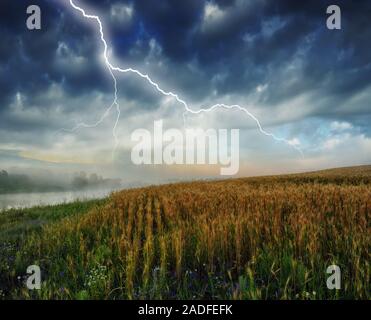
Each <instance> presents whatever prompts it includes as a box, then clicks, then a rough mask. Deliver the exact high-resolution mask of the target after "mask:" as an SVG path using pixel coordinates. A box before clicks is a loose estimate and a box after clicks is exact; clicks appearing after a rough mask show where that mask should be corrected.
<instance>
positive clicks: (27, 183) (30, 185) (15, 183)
mask: <svg viewBox="0 0 371 320" xmlns="http://www.w3.org/2000/svg"><path fill="white" fill-rule="evenodd" d="M120 186H121V180H120V179H104V178H102V177H101V176H98V175H97V174H95V173H93V174H90V175H88V174H87V173H85V172H83V171H82V172H79V173H76V174H75V175H74V176H73V178H72V179H71V182H70V183H66V182H62V181H60V182H58V179H57V181H56V180H55V179H54V180H51V181H39V180H37V179H34V178H32V177H30V176H28V175H26V174H13V173H12V174H11V173H8V172H7V171H5V170H0V194H1V193H3V194H4V193H17V192H47V191H67V190H81V189H98V188H101V189H103V188H107V189H117V188H120Z"/></svg>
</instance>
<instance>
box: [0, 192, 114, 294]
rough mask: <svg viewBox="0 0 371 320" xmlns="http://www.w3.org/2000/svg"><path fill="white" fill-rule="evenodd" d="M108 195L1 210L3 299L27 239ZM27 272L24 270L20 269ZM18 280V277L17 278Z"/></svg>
mask: <svg viewBox="0 0 371 320" xmlns="http://www.w3.org/2000/svg"><path fill="white" fill-rule="evenodd" d="M106 202H107V199H100V200H90V201H76V202H73V203H65V204H59V205H53V206H36V207H32V208H28V209H10V210H7V211H3V212H1V213H0V299H1V297H4V296H5V292H7V291H9V290H11V289H12V287H13V286H19V285H23V283H22V282H19V281H18V282H15V281H14V279H15V278H17V276H16V275H17V272H16V263H17V259H19V256H20V255H19V253H20V252H22V250H23V248H24V245H25V243H27V241H28V239H29V238H30V237H32V236H33V235H35V236H37V235H38V234H40V233H41V232H42V230H43V227H45V226H47V225H52V224H56V223H58V222H59V221H61V220H63V219H64V218H66V217H69V218H71V217H78V216H81V215H83V214H85V213H87V212H89V211H90V210H92V209H93V208H96V207H99V206H102V205H104V204H105V203H106ZM21 273H24V272H20V274H21ZM17 280H18V279H17Z"/></svg>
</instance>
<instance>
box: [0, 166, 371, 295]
mask: <svg viewBox="0 0 371 320" xmlns="http://www.w3.org/2000/svg"><path fill="white" fill-rule="evenodd" d="M370 212H371V167H360V168H356V169H352V170H349V169H348V170H347V169H344V170H335V171H331V170H330V171H324V172H317V173H310V174H300V175H287V176H277V177H261V178H246V179H233V180H227V181H214V182H191V183H179V184H170V185H164V186H153V187H147V188H140V189H132V190H126V191H122V192H118V193H115V194H113V195H112V196H111V197H110V199H109V200H108V201H106V202H105V204H104V205H100V206H95V207H93V208H92V209H90V210H89V211H88V212H87V213H85V214H83V215H77V216H71V217H67V218H63V219H62V220H60V221H58V222H54V223H50V224H47V225H45V226H44V227H43V228H42V229H41V230H39V231H38V232H34V233H31V234H28V235H27V237H23V238H22V240H21V241H20V242H19V243H18V244H17V246H18V247H17V248H16V250H15V251H16V252H14V259H13V260H14V261H13V262H12V263H11V264H9V265H8V270H7V271H4V272H3V275H2V278H1V279H2V281H3V282H5V283H6V286H5V287H6V290H4V292H3V295H4V296H5V297H6V298H37V299H144V298H147V299H206V298H211V299H370V264H369V261H370V243H371V242H370V240H371V239H370ZM9 254H10V253H9ZM30 264H37V265H39V266H40V267H41V269H42V272H43V273H42V275H43V276H42V281H43V282H42V289H41V290H35V291H29V290H27V288H25V287H24V286H23V285H22V284H21V283H20V282H21V281H20V280H19V278H22V276H23V275H24V273H25V270H26V268H27V266H28V265H30ZM332 264H336V265H338V266H339V267H340V269H341V289H340V290H329V289H328V288H327V287H326V279H327V277H328V276H329V275H328V274H327V273H326V269H327V267H328V266H329V265H332ZM17 279H18V280H17Z"/></svg>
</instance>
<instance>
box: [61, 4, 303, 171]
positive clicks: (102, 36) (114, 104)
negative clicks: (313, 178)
mask: <svg viewBox="0 0 371 320" xmlns="http://www.w3.org/2000/svg"><path fill="white" fill-rule="evenodd" d="M69 3H70V5H71V7H72V8H73V9H74V10H76V11H78V12H79V13H80V14H81V15H82V16H83V17H84V18H86V19H90V20H93V21H95V22H96V24H97V26H98V28H99V35H100V41H101V42H102V44H103V47H104V50H103V57H104V62H105V65H106V67H107V70H108V72H109V74H110V76H111V77H112V80H113V89H114V98H113V101H112V104H111V105H110V106H109V107H108V108H107V110H106V111H105V112H104V113H103V115H102V116H101V118H100V119H99V120H98V121H97V122H96V123H93V124H86V123H79V124H77V125H76V126H75V127H74V128H72V129H62V130H64V131H69V132H74V131H76V130H78V129H79V128H82V127H85V128H92V127H96V126H98V125H99V124H100V123H102V121H103V120H104V119H105V118H106V117H107V116H108V114H109V112H110V111H111V109H112V108H114V107H115V108H116V112H117V115H116V119H115V123H114V125H113V128H112V135H113V137H114V139H115V147H114V151H115V150H116V149H117V147H118V145H119V140H118V137H117V133H116V129H117V125H118V122H119V120H120V114H121V112H120V105H119V102H118V93H117V79H116V76H115V72H119V73H132V74H134V75H135V76H138V77H140V78H142V79H144V80H145V81H147V82H148V83H149V84H150V85H151V86H152V87H153V88H154V89H155V90H157V91H158V92H159V93H160V94H162V95H164V96H167V97H172V98H174V99H175V100H176V101H177V102H178V103H179V104H181V105H182V106H183V108H184V114H186V113H191V114H196V115H197V114H201V113H207V112H213V111H215V110H216V109H227V110H231V109H236V110H239V111H241V112H243V113H245V114H246V115H247V116H248V117H250V118H251V119H252V120H253V121H254V122H255V124H256V126H257V128H258V130H259V132H260V133H261V134H263V135H265V136H268V137H271V138H272V139H274V140H275V141H278V142H283V143H286V144H288V145H290V146H291V147H293V148H294V149H296V150H297V151H298V152H299V153H300V154H301V155H302V156H303V152H302V150H301V149H300V147H299V146H298V144H297V139H294V140H287V139H284V138H281V137H277V136H276V135H275V134H273V133H270V132H267V131H266V130H265V129H264V128H263V127H262V125H261V123H260V121H259V119H258V118H257V117H256V116H255V115H253V114H252V113H251V112H250V111H249V110H247V109H246V108H245V107H242V106H240V105H238V104H232V105H227V104H224V103H217V104H214V105H212V106H210V107H205V108H200V109H193V108H191V107H189V105H188V104H187V102H186V101H185V100H183V99H182V98H180V97H179V96H178V94H176V93H173V92H172V91H165V90H164V89H162V88H161V87H160V85H159V84H158V83H156V82H155V81H154V80H153V79H152V78H151V77H150V76H149V75H148V74H145V73H142V72H141V71H139V70H137V69H133V68H131V67H128V68H121V67H119V66H116V65H114V64H112V62H111V61H110V59H109V57H108V44H107V41H106V38H105V34H104V29H103V24H102V21H101V19H100V17H99V16H97V15H91V14H88V13H86V11H85V9H84V8H82V7H80V6H78V5H76V3H75V2H74V1H73V0H69ZM231 148H232V146H231ZM211 152H212V151H211ZM215 152H217V150H215ZM213 159H214V158H213ZM232 171H233V170H232Z"/></svg>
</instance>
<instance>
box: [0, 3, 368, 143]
mask: <svg viewBox="0 0 371 320" xmlns="http://www.w3.org/2000/svg"><path fill="white" fill-rule="evenodd" d="M74 1H75V2H76V3H77V4H80V5H83V6H84V7H86V8H88V9H87V11H88V12H89V13H95V14H99V15H100V16H101V17H102V20H103V21H104V29H105V31H106V32H107V35H109V37H108V39H109V41H110V49H111V50H112V53H113V55H114V56H115V57H116V58H117V60H118V61H121V62H122V65H123V66H135V67H138V68H139V69H140V70H142V71H143V72H144V73H148V74H150V75H151V77H152V78H153V79H154V80H156V81H158V82H159V83H161V85H162V87H164V88H165V89H166V90H173V91H174V90H176V92H177V93H179V94H180V95H181V96H182V97H185V99H186V100H187V101H192V102H195V103H196V104H197V103H199V101H207V100H208V99H209V97H211V96H212V97H213V98H215V99H222V101H223V99H224V97H231V96H232V97H233V96H237V97H250V96H251V95H254V94H256V91H257V88H258V87H259V86H262V87H264V86H266V87H267V88H268V89H267V90H266V91H264V92H262V93H259V94H256V95H257V98H256V100H255V102H256V103H257V104H261V106H262V108H271V109H272V110H274V109H275V108H278V106H282V105H283V104H285V103H286V102H287V101H289V100H291V99H293V98H295V97H298V96H301V95H309V96H311V97H312V99H313V101H309V105H310V106H312V105H313V108H311V110H310V111H308V113H309V115H308V114H306V113H303V114H305V116H308V117H312V118H323V119H325V120H326V121H331V120H342V121H343V120H344V121H349V122H352V123H353V124H355V125H357V126H359V127H360V130H361V131H362V132H364V133H366V134H368V133H369V121H368V120H369V118H370V107H369V104H368V102H367V90H368V88H371V72H370V71H371V70H370V68H371V61H370V54H369V53H370V46H371V45H370V44H371V28H369V18H370V16H371V3H370V1H366V0H365V1H363V0H360V1H357V2H351V1H345V0H339V1H337V4H338V5H339V6H340V7H341V9H342V30H328V29H327V28H326V18H327V16H326V8H327V6H328V5H330V4H333V3H332V1H327V0H323V1H317V0H316V1H315V0H312V1H297V0H296V1H295V0H291V1H290V0H282V1H273V0H272V1H258V0H249V1H247V0H246V1H243V0H234V1H229V0H228V1H227V0H215V1H200V0H187V1H178V0H161V1H155V0H125V1H113V0H104V1H98V0H84V1H83V0H74ZM30 4H38V5H39V6H40V7H41V9H42V30H40V31H29V30H27V29H26V26H25V19H26V8H27V6H28V5H30ZM97 31H98V30H97V28H96V25H95V24H94V23H90V22H86V21H85V20H84V19H81V16H80V14H79V13H78V12H75V11H73V10H71V8H70V6H69V5H68V1H67V0H65V1H62V0H51V1H47V0H32V1H31V0H29V1H28V0H17V1H13V0H2V1H1V3H0V32H1V36H2V40H1V42H0V88H1V90H0V127H1V128H2V130H3V132H6V131H8V132H11V131H17V132H18V131H22V132H23V131H25V132H30V133H33V132H44V131H45V132H47V131H49V130H51V129H52V128H53V127H54V126H55V121H56V120H55V119H51V118H47V117H45V118H44V119H40V120H39V121H36V120H35V119H33V120H32V119H30V118H27V117H26V116H25V118H24V119H21V118H19V117H15V116H14V112H13V111H12V110H11V108H12V105H14V103H15V99H16V95H17V93H20V94H21V95H22V98H23V107H24V108H29V109H30V110H40V112H41V113H42V112H44V114H45V115H47V114H48V112H47V110H53V108H56V107H57V106H61V108H62V110H63V111H64V112H65V113H74V112H77V111H76V102H74V103H72V102H71V101H72V100H73V99H76V98H78V97H80V96H89V95H90V94H93V93H94V94H95V93H101V94H103V95H108V96H110V95H112V79H110V78H109V75H108V74H107V70H106V69H105V66H104V64H102V59H101V55H102V49H103V48H102V46H101V43H100V41H99V36H98V34H97ZM119 81H120V86H119V95H120V98H122V99H125V100H126V101H132V102H133V103H136V104H137V105H138V110H141V111H143V110H144V111H145V110H153V109H155V108H158V107H159V105H160V104H161V99H162V97H161V96H159V94H158V93H157V92H156V91H155V90H152V89H153V88H152V87H151V86H149V85H148V84H147V83H145V82H143V81H142V80H141V79H137V78H134V79H133V78H128V77H126V76H122V77H121V76H120V77H119ZM53 85H54V86H58V88H60V90H62V93H61V95H60V96H58V97H56V96H53V95H45V94H43V93H45V92H48V91H50V89H51V88H52V86H53ZM370 94H371V92H369V93H368V96H369V95H370ZM357 95H361V96H362V98H359V99H355V100H354V99H353V100H352V97H356V96H357ZM365 96H366V98H365ZM241 99H242V100H243V98H241ZM246 99H247V98H246ZM218 101H219V100H218ZM318 101H321V103H319V102H318ZM368 101H369V99H368ZM246 102H247V103H248V102H249V101H246ZM315 105H316V106H315ZM301 107H302V108H305V107H306V106H297V108H301ZM84 110H85V111H80V113H81V116H83V114H84V112H85V113H86V112H88V111H87V110H86V109H84ZM365 119H367V121H366V120H365ZM61 121H62V120H61ZM282 121H285V120H282ZM54 129H58V128H54ZM9 137H13V135H10V134H9ZM14 137H16V136H14ZM28 138H29V139H31V138H32V136H30V137H28ZM6 140H7V142H9V138H8V139H6Z"/></svg>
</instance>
